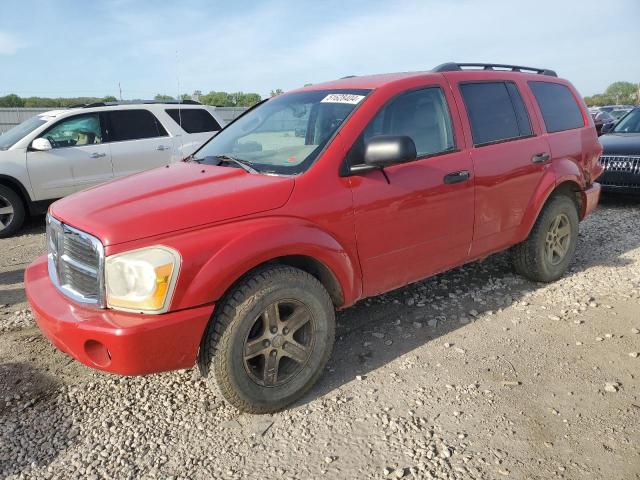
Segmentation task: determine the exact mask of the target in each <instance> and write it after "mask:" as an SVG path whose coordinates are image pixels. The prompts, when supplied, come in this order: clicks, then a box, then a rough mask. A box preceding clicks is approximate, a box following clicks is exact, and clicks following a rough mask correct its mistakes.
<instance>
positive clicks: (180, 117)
mask: <svg viewBox="0 0 640 480" xmlns="http://www.w3.org/2000/svg"><path fill="white" fill-rule="evenodd" d="M176 81H177V82H178V96H177V97H176V99H177V100H178V125H180V128H182V106H181V103H182V101H181V98H180V52H179V51H178V50H176ZM180 156H184V142H183V139H182V134H180Z"/></svg>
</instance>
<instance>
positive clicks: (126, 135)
mask: <svg viewBox="0 0 640 480" xmlns="http://www.w3.org/2000/svg"><path fill="white" fill-rule="evenodd" d="M106 116H107V118H108V121H107V133H108V135H109V140H110V142H111V159H112V162H113V173H114V176H115V177H116V178H117V177H124V176H127V175H131V174H133V173H137V172H141V171H143V170H149V169H151V168H155V167H160V166H163V165H168V164H169V163H171V155H172V151H173V138H172V137H171V136H169V134H168V133H167V130H166V129H165V128H164V126H163V125H162V124H161V123H160V121H159V120H158V119H157V118H156V116H155V115H154V114H153V113H152V112H150V111H149V110H146V109H142V108H141V109H123V110H114V111H109V112H107V113H106Z"/></svg>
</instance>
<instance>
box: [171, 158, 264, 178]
mask: <svg viewBox="0 0 640 480" xmlns="http://www.w3.org/2000/svg"><path fill="white" fill-rule="evenodd" d="M209 159H215V160H213V161H211V164H212V165H220V164H221V163H222V162H227V163H235V164H236V165H238V166H239V167H240V168H242V169H243V170H245V171H246V172H249V173H260V172H259V171H258V170H256V169H255V168H253V167H252V166H251V163H250V162H248V161H247V160H240V159H239V158H236V157H232V156H229V155H225V154H222V155H207V156H206V157H202V158H196V157H195V156H194V155H193V154H191V155H189V156H188V157H186V158H184V159H183V160H182V161H183V162H194V163H202V162H204V161H205V160H209Z"/></svg>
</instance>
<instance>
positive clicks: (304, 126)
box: [193, 90, 369, 175]
mask: <svg viewBox="0 0 640 480" xmlns="http://www.w3.org/2000/svg"><path fill="white" fill-rule="evenodd" d="M368 93H369V90H312V91H306V92H299V93H289V94H285V95H281V96H278V97H275V98H272V99H271V100H269V101H267V102H265V103H263V104H261V105H258V106H257V107H256V108H254V109H253V110H251V111H249V112H247V113H246V114H245V115H243V116H242V117H240V118H239V119H238V120H236V121H235V122H233V123H231V124H230V125H229V126H228V127H227V128H225V129H224V130H222V131H221V132H220V133H219V134H218V135H216V136H215V137H213V138H212V139H211V140H210V141H209V143H207V144H205V145H204V146H203V147H202V148H201V149H200V150H198V151H197V152H196V153H195V154H194V156H193V159H194V160H195V161H199V162H202V163H206V164H212V165H217V164H219V163H220V162H221V161H226V160H229V159H230V158H231V159H233V160H237V161H239V162H242V163H244V164H246V165H250V166H251V167H253V168H254V169H255V170H257V171H258V172H261V173H276V174H285V175H295V174H298V173H302V172H304V171H306V170H307V169H308V168H309V166H310V165H311V164H312V163H313V162H314V160H315V159H316V158H317V157H318V155H319V154H320V152H321V151H322V149H323V148H324V146H325V145H326V144H327V143H328V141H329V140H330V139H331V137H332V136H333V134H334V133H335V132H336V131H337V130H338V128H339V127H340V125H341V124H342V122H344V120H345V119H346V118H347V116H348V115H349V114H350V113H351V112H352V111H353V110H354V109H355V108H356V106H357V105H358V104H359V103H360V102H362V100H364V98H365V96H366V95H367V94H368Z"/></svg>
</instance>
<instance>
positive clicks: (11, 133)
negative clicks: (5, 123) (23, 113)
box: [0, 117, 47, 150]
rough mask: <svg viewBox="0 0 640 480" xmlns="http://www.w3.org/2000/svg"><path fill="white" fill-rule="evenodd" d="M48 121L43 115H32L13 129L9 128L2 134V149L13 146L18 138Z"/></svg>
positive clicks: (0, 145)
mask: <svg viewBox="0 0 640 480" xmlns="http://www.w3.org/2000/svg"><path fill="white" fill-rule="evenodd" d="M45 123H47V121H46V120H43V119H42V117H31V118H30V119H28V120H25V121H24V122H22V123H21V124H20V125H16V126H15V127H13V128H12V129H11V130H7V131H6V132H4V133H3V134H2V135H0V150H7V149H8V148H11V146H12V145H14V144H15V143H16V142H17V141H18V140H21V139H23V138H24V137H25V136H26V135H28V134H30V133H31V132H33V131H34V130H35V129H36V128H38V127H39V126H41V125H44V124H45Z"/></svg>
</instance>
